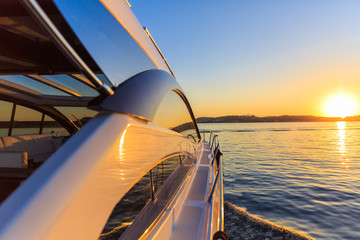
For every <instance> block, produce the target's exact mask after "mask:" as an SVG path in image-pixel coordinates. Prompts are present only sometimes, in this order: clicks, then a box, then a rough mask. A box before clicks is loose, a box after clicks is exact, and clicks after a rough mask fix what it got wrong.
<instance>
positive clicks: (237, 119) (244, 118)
mask: <svg viewBox="0 0 360 240" xmlns="http://www.w3.org/2000/svg"><path fill="white" fill-rule="evenodd" d="M196 121H197V122H198V123H242V122H243V123H251V122H338V121H360V115H358V116H352V117H346V118H341V117H316V116H310V115H306V116H290V115H282V116H269V117H256V116H254V115H241V116H221V117H199V118H197V119H196Z"/></svg>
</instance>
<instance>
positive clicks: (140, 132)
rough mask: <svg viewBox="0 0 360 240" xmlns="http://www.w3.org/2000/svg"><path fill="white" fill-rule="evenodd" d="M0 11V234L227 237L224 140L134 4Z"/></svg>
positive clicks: (46, 2)
mask: <svg viewBox="0 0 360 240" xmlns="http://www.w3.org/2000/svg"><path fill="white" fill-rule="evenodd" d="M0 14H1V15H0V109H2V111H1V116H0V135H1V136H0V201H1V205H0V239H9V240H13V239H99V238H100V239H119V238H120V239H137V238H140V239H213V236H214V234H215V233H216V232H218V231H219V230H220V231H223V180H222V176H223V172H222V156H221V149H220V145H219V144H218V141H217V138H216V135H214V134H213V133H212V134H210V136H208V137H209V138H208V139H206V140H207V141H205V139H202V136H201V135H200V132H199V130H198V127H197V124H196V121H195V117H194V114H193V112H192V110H191V107H190V104H189V102H188V100H187V99H186V97H185V95H184V93H183V91H182V89H181V87H180V86H179V84H178V83H177V81H176V80H175V78H174V75H173V73H172V71H171V69H170V67H169V65H168V63H167V62H166V60H165V58H164V57H163V55H162V53H161V52H160V50H159V49H158V48H157V46H156V44H155V42H154V40H153V39H152V37H151V36H150V35H149V33H148V31H146V29H145V30H144V29H143V28H142V27H141V25H140V24H139V22H138V21H137V19H136V17H135V16H134V15H133V13H132V12H131V9H130V8H129V5H128V4H127V3H126V2H125V1H123V0H107V1H97V0H90V1H89V0H79V1H70V0H53V1H50V0H38V1H36V0H21V1H20V0H19V1H10V0H0ZM134 199H137V200H134ZM141 204H143V205H141ZM137 205H139V206H141V207H137ZM131 206H135V207H131ZM131 208H136V209H131ZM130 210H131V211H130ZM135 210H137V214H138V215H137V217H135V216H136V214H135V215H134V212H136V211H135ZM129 223H131V224H130V225H129Z"/></svg>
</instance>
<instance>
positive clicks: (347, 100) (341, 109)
mask: <svg viewBox="0 0 360 240" xmlns="http://www.w3.org/2000/svg"><path fill="white" fill-rule="evenodd" d="M356 108H357V106H356V103H355V101H354V100H353V99H352V98H351V97H348V96H345V95H342V94H341V95H337V96H334V97H332V98H330V99H329V100H328V101H327V102H326V104H325V112H326V115H327V116H328V117H342V118H344V117H348V116H354V115H355V114H356Z"/></svg>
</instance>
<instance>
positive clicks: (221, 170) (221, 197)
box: [219, 144, 224, 231]
mask: <svg viewBox="0 0 360 240" xmlns="http://www.w3.org/2000/svg"><path fill="white" fill-rule="evenodd" d="M219 148H220V152H222V151H221V146H220V144H219ZM223 163H224V162H223V159H222V154H220V160H219V174H220V183H219V184H220V223H219V228H220V231H224V166H223Z"/></svg>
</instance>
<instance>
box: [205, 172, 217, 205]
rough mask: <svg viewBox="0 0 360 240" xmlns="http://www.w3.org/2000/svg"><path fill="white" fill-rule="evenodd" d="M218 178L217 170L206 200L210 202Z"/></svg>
mask: <svg viewBox="0 0 360 240" xmlns="http://www.w3.org/2000/svg"><path fill="white" fill-rule="evenodd" d="M218 179H219V171H218V172H217V174H216V178H215V181H214V184H213V185H212V188H211V192H210V194H209V197H208V200H207V201H208V202H211V200H212V198H213V196H214V192H215V187H216V184H217V181H218Z"/></svg>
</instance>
